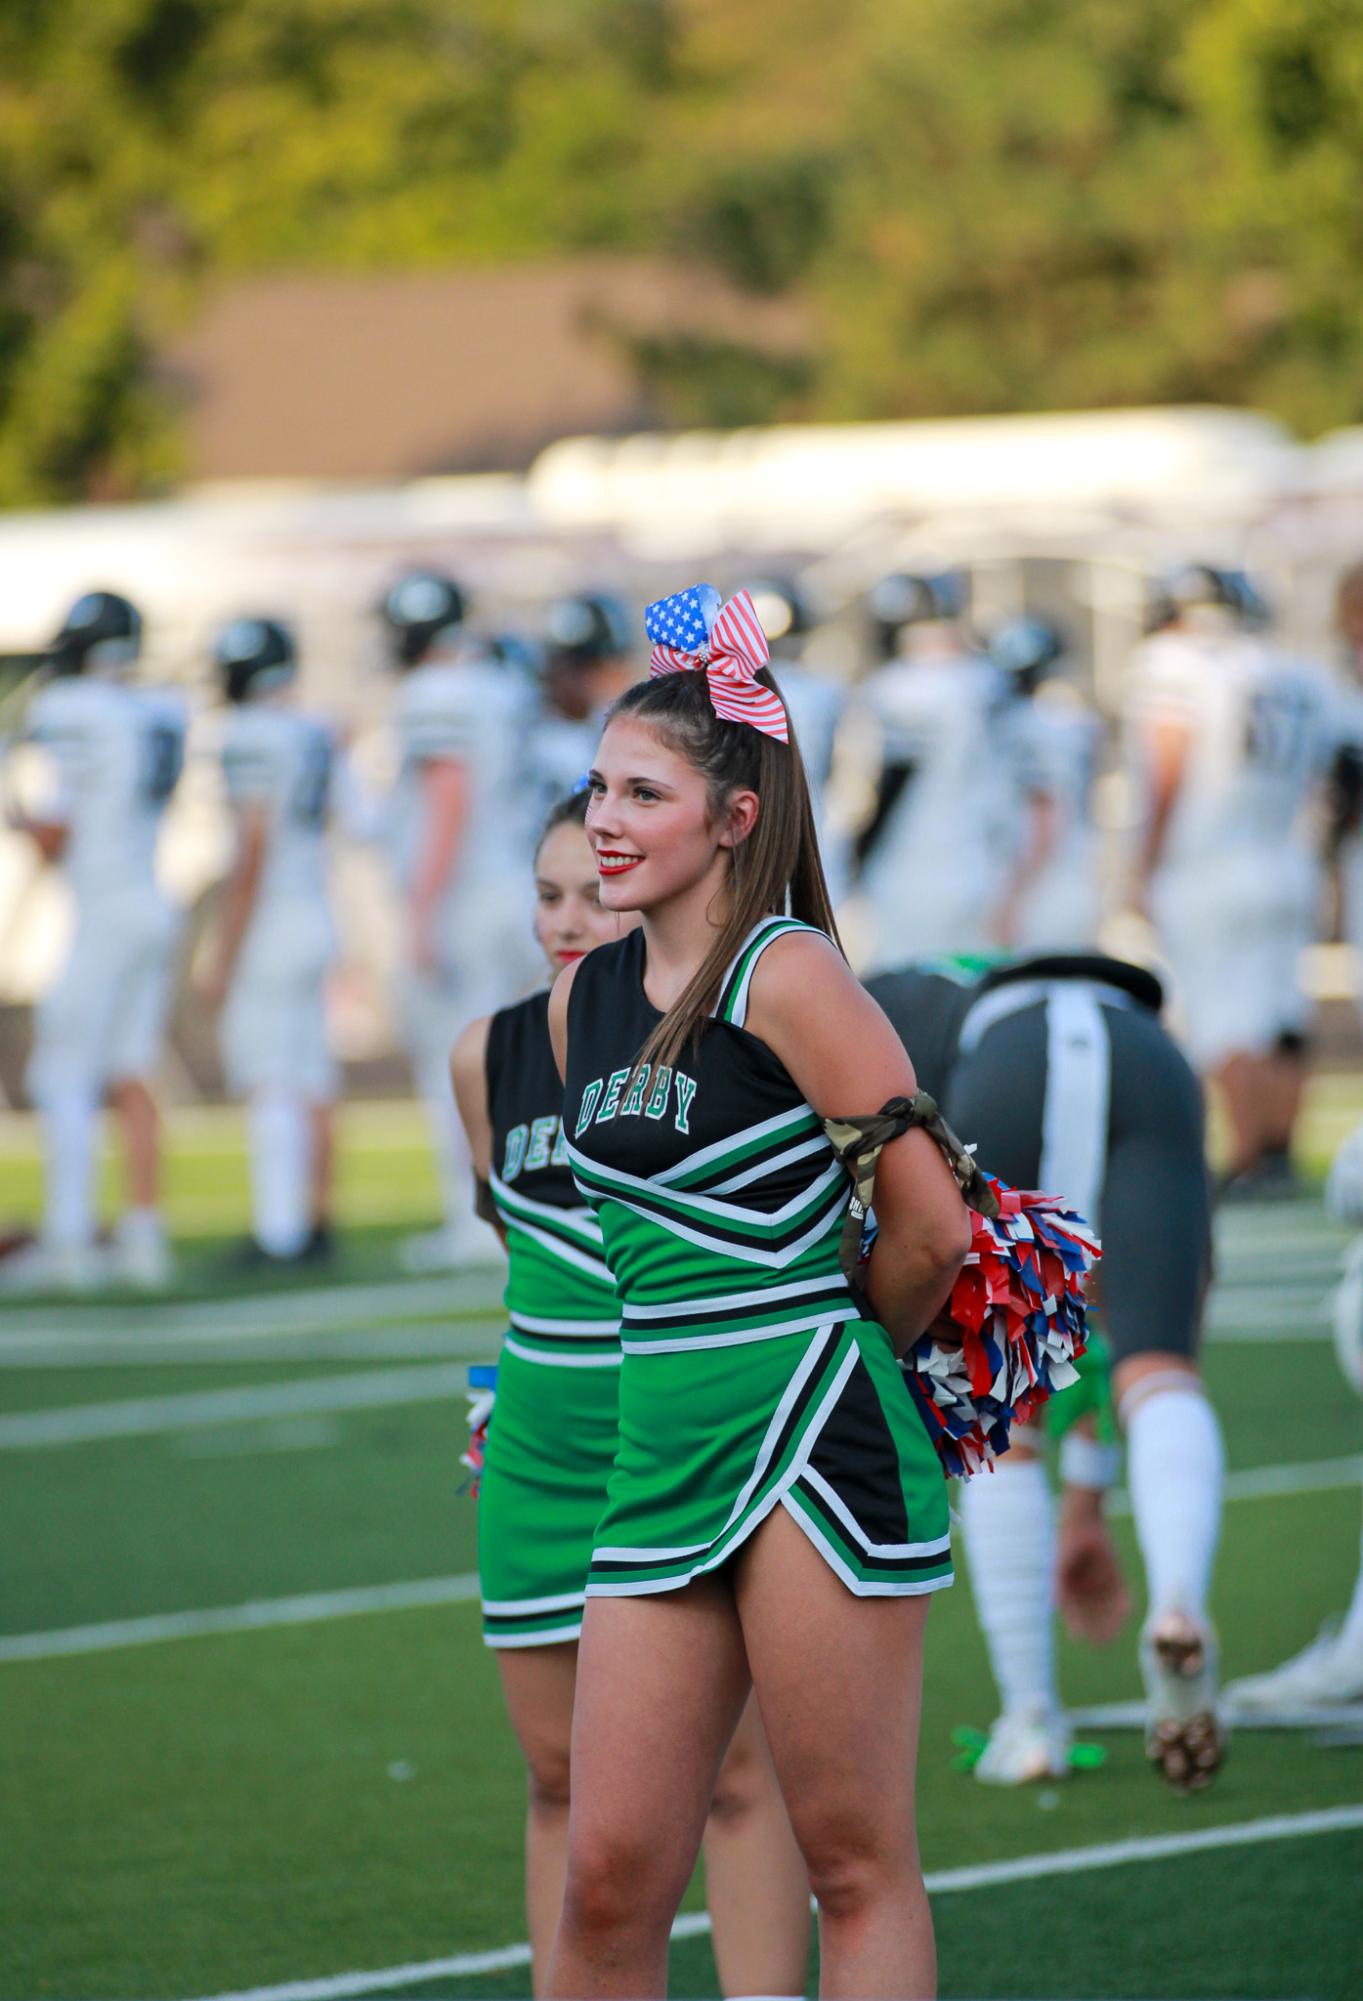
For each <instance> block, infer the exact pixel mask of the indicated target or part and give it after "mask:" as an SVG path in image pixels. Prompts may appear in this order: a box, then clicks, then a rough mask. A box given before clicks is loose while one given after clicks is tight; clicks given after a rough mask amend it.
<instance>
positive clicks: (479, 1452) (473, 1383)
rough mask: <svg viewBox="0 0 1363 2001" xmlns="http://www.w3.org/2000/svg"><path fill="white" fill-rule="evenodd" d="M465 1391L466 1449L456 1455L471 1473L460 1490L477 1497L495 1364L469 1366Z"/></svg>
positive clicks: (494, 1390)
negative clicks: (467, 1428) (466, 1412)
mask: <svg viewBox="0 0 1363 2001" xmlns="http://www.w3.org/2000/svg"><path fill="white" fill-rule="evenodd" d="M466 1394H467V1396H468V1400H469V1442H468V1449H467V1451H464V1452H461V1453H460V1455H459V1464H460V1465H461V1466H467V1467H468V1469H469V1475H470V1477H469V1478H468V1479H467V1480H466V1481H465V1482H464V1485H463V1487H462V1488H461V1489H460V1491H461V1492H462V1493H466V1494H468V1495H469V1496H470V1497H471V1498H472V1499H473V1500H475V1501H476V1500H477V1498H478V1494H479V1490H480V1489H481V1487H482V1484H483V1462H484V1460H485V1459H486V1457H487V1431H488V1424H489V1422H490V1421H491V1418H492V1406H493V1405H494V1404H495V1403H496V1401H497V1371H496V1369H495V1367H493V1366H492V1365H491V1364H483V1363H479V1364H477V1365H475V1366H474V1367H473V1368H471V1369H470V1370H469V1386H468V1390H467V1392H466Z"/></svg>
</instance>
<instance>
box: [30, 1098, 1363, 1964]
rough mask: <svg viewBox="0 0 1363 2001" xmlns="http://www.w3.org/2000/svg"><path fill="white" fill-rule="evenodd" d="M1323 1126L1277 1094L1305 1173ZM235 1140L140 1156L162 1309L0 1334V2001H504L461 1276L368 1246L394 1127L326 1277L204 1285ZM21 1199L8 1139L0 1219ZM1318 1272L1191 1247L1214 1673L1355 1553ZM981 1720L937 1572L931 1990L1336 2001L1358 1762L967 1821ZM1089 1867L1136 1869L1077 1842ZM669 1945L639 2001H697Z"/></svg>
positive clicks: (352, 1169)
mask: <svg viewBox="0 0 1363 2001" xmlns="http://www.w3.org/2000/svg"><path fill="white" fill-rule="evenodd" d="M1361 1095H1363V1094H1361V1093H1360V1091H1359V1088H1358V1086H1357V1084H1355V1083H1352V1082H1351V1083H1350V1084H1349V1086H1348V1087H1347V1089H1345V1090H1344V1091H1342V1092H1341V1091H1339V1090H1338V1089H1335V1088H1333V1087H1332V1089H1331V1091H1330V1092H1329V1093H1328V1094H1319V1095H1318V1097H1317V1099H1316V1101H1315V1102H1314V1104H1313V1107H1312V1114H1311V1119H1310V1121H1309V1124H1308V1131H1307V1141H1306V1147H1305V1158H1306V1160H1307V1164H1308V1166H1311V1167H1314V1168H1316V1169H1318V1168H1319V1166H1320V1165H1321V1163H1322V1161H1323V1159H1324V1157H1325V1156H1326V1154H1327V1152H1328V1147H1329V1144H1330V1141H1331V1139H1332V1138H1333V1137H1334V1136H1335V1135H1336V1133H1337V1132H1338V1131H1340V1130H1342V1129H1344V1128H1346V1127H1347V1125H1348V1124H1349V1122H1350V1120H1351V1118H1352V1117H1353V1116H1356V1115H1357V1111H1358V1109H1359V1100H1360V1096H1361ZM238 1132H239V1129H238V1127H237V1125H236V1123H235V1121H234V1120H232V1119H231V1118H229V1117H227V1116H226V1115H207V1114H200V1115H195V1116H193V1117H192V1118H186V1119H184V1120H183V1121H181V1122H178V1123H177V1124H176V1126H175V1127H174V1129H173V1132H172V1148H171V1159H170V1170H169V1176H168V1183H169V1195H170V1208H171V1213H172V1216H173V1218H174V1221H175V1224H176V1228H177V1231H178V1233H179V1236H180V1239H181V1280H180V1283H179V1284H178V1285H177V1289H176V1292H175V1294H174V1295H172V1296H171V1297H170V1298H169V1299H167V1300H165V1301H158V1302H156V1303H155V1304H139V1303H137V1302H134V1301H130V1300H128V1299H127V1298H123V1299H118V1300H113V1299H111V1300H108V1301H84V1300H83V1301H81V1302H80V1303H78V1304H60V1303H56V1302H40V1301H38V1302H32V1303H25V1304H23V1305H20V1304H18V1303H17V1302H11V1303H9V1304H8V1305H6V1306H4V1307H0V1827H2V1828H3V1832H0V1854H3V1856H4V1867H3V1870H2V1871H0V2001H20V1997H28V1996H63V1997H68V1998H69V2001H87V1997H89V1998H90V2001H93V1997H113V1996H119V1997H124V1998H125V2001H128V1997H167V2001H172V1997H179V1998H180V2001H190V1997H208V1996H224V1995H234V1996H235V1995H240V1994H243V1993H247V1992H251V1991H253V1990H265V1991H266V1992H273V1993H274V1995H275V1997H276V2001H285V1997H286V1996H287V1997H289V2001H331V1997H335V1998H336V2001H340V1997H341V1996H343V1995H344V1996H351V1997H356V1996H363V1995H369V1994H378V1993H388V1994H395V1995H398V1996H411V1997H415V1996H419V1995H449V1996H471V1995H480V1994H482V1995H492V1994H497V1995H501V1994H505V1995H519V1994H524V1993H525V1992H526V1991H527V1977H528V1975H527V1968H526V1965H525V1960H524V1955H523V1954H518V1953H517V1952H516V1950H515V1948H517V1947H518V1945H519V1942H520V1941H521V1940H523V1938H524V1936H525V1930H524V1923H523V1918H522V1913H521V1906H520V1841H521V1779H520V1774H519V1770H518V1763H517V1758H516V1756H515V1753H514V1751H513V1748H512V1744H511V1740H510V1736H509V1732H508V1731H507V1729H506V1727H505V1724H504V1722H503V1719H502V1716H501V1710H500V1701H499V1694H498V1688H497V1681H496V1674H495V1670H494V1667H493V1665H492V1662H491V1659H490V1657H489V1656H488V1654H487V1653H486V1652H485V1650H484V1649H483V1648H482V1646H481V1644H480V1642H479V1636H478V1614H477V1606H476V1599H475V1595H474V1587H473V1583H472V1578H471V1573H472V1570H473V1561H474V1557H473V1509H472V1506H471V1504H470V1503H469V1501H468V1500H467V1499H466V1498H464V1497H462V1496H461V1494H460V1491H459V1488H460V1483H461V1479H462V1473H461V1469H460V1468H459V1466H458V1453H459V1450H460V1446H461V1441H462V1436H463V1399H462V1395H461V1393H460V1389H461V1384H462V1380H463V1372H464V1369H465V1366H466V1364H467V1363H468V1361H469V1360H471V1359H482V1358H490V1357H491V1356H492V1355H493V1353H494V1351H495V1346H496V1339H497V1333H498V1322H497V1317H496V1309H495V1298H496V1292H497V1280H496V1277H495V1274H490V1273H488V1274H485V1273H479V1274H475V1275H471V1276H470V1277H469V1278H468V1279H467V1280H464V1281H460V1282H455V1281H451V1282H449V1283H448V1284H446V1283H444V1282H431V1281H421V1282H403V1281H401V1280H399V1279H398V1277H397V1275H396V1271H395V1268H394V1264H393V1257H392V1241H393V1237H394V1235H395V1234H396V1233H397V1232H398V1231H400V1230H401V1229H402V1228H404V1227H418V1226H419V1225H421V1224H422V1223H423V1222H425V1221H426V1220H428V1219H429V1216H430V1213H431V1210H432V1206H433V1182H432V1179H431V1176H430V1171H429V1165H428V1162H427V1160H426V1157H425V1153H424V1149H423V1146H422V1142H421V1136H420V1128H419V1125H418V1123H417V1121H416V1119H415V1117H414V1116H413V1115H412V1114H410V1113H409V1112H407V1111H406V1110H404V1109H401V1108H393V1109H373V1110H371V1109H368V1108H361V1109H359V1110H358V1111H357V1112H356V1113H355V1115H354V1116H353V1117H352V1118H351V1120H350V1121H349V1124H348V1127H347V1132H346V1139H345V1144H344V1150H343V1156H342V1175H341V1203H340V1209H341V1218H342V1223H343V1225H344V1226H345V1229H346V1238H345V1250H344V1256H343V1260H342V1262H341V1264H340V1266H339V1267H338V1269H337V1270H336V1271H335V1272H332V1273H329V1274H327V1275H326V1276H325V1278H321V1279H318V1278H314V1279H312V1280H311V1281H309V1283H308V1284H307V1285H300V1284H299V1283H297V1282H296V1281H295V1282H292V1283H289V1284H287V1285H277V1286H276V1287H274V1288H273V1289H269V1288H266V1287H265V1286H263V1285H262V1283H261V1282H260V1281H259V1280H256V1281H253V1282H252V1283H251V1285H250V1287H249V1289H248V1288H247V1287H245V1286H244V1285H243V1282H242V1281H241V1280H240V1279H235V1280H229V1279H228V1278H227V1277H226V1276H225V1275H224V1273H225V1265H224V1258H223V1247H224V1244H225V1243H226V1242H227V1241H229V1240H230V1239H231V1237H232V1236H233V1234H234V1233H236V1232H239V1231H240V1229H241V1227H242V1223H243V1218H244V1214H245V1207H244V1201H245V1196H244V1189H245V1181H244V1167H243V1162H242V1159H241V1154H240V1147H239V1138H238ZM37 1189H38V1176H37V1167H36V1160H35V1158H34V1155H33V1150H32V1136H31V1132H30V1130H29V1129H28V1128H27V1127H25V1126H23V1125H22V1124H21V1123H18V1122H16V1123H15V1124H13V1125H12V1126H10V1127H7V1128H4V1129H3V1130H0V1217H5V1216H24V1215H28V1216H31V1215H32V1214H34V1213H35V1206H36V1199H37ZM1339 1241H1340V1240H1339V1237H1338V1234H1337V1233H1333V1232H1331V1231H1330V1230H1329V1229H1328V1227H1327V1226H1326V1225H1325V1223H1324V1221H1323V1218H1322V1217H1321V1215H1320V1213H1319V1210H1318V1208H1317V1206H1316V1205H1315V1204H1314V1203H1311V1202H1303V1203H1301V1204H1294V1205H1290V1206H1286V1207H1283V1208H1279V1209H1276V1210H1269V1209H1262V1210H1257V1211H1251V1210H1248V1209H1242V1210H1238V1211H1235V1212H1227V1214H1226V1216H1225V1217H1224V1218H1223V1219H1222V1233H1221V1250H1222V1280H1221V1285H1220V1289H1219V1292H1218V1296H1217V1299H1216V1301H1215V1304H1214V1311H1213V1327H1212V1338H1211V1339H1210V1341H1209V1344H1208V1349H1207V1366H1208V1374H1209V1377H1210V1381H1211V1385H1212V1388H1213V1391H1214V1394H1215V1395H1216V1398H1217V1400H1218V1403H1219V1405H1220V1408H1221V1411H1222V1414H1223V1418H1224V1422H1225V1426H1226V1432H1227V1443H1228V1451H1229V1460H1230V1467H1231V1477H1230V1483H1229V1492H1228V1505H1227V1510H1226V1528H1225V1536H1224V1542H1223V1551H1222V1561H1221V1565H1220V1571H1219V1581H1218V1592H1217V1604H1216V1611H1217V1617H1218V1621H1219V1624H1220V1628H1221V1634H1222V1643H1223V1650H1224V1655H1225V1659H1226V1662H1227V1666H1228V1669H1229V1671H1230V1672H1232V1673H1241V1672H1248V1671H1250V1670H1252V1669H1255V1668H1258V1667H1261V1666H1265V1665H1268V1664H1270V1663H1271V1662H1273V1661H1274V1660H1276V1659H1278V1658H1280V1657H1281V1656H1282V1655H1283V1654H1285V1653H1286V1652H1287V1651H1289V1650H1290V1649H1293V1648H1295V1647H1296V1646H1298V1645H1300V1644H1301V1643H1302V1642H1303V1641H1304V1640H1306V1639H1307V1638H1308V1637H1309V1636H1310V1634H1311V1633H1312V1632H1313V1631H1314V1630H1315V1626H1316V1624H1317V1622H1318V1621H1319V1620H1320V1619H1321V1618H1322V1617H1323V1616H1324V1615H1325V1614H1327V1613H1328V1612H1330V1611H1331V1610H1332V1609H1335V1610H1337V1609H1338V1608H1339V1607H1340V1606H1341V1605H1342V1604H1343V1602H1344V1600H1345V1598H1346V1596H1347V1593H1348V1590H1349V1588H1350V1586H1351V1583H1352V1579H1353V1575H1354V1570H1355V1567H1356V1564H1357V1561H1358V1539H1359V1484H1360V1482H1359V1474H1360V1470H1363V1460H1361V1459H1360V1454H1363V1409H1361V1408H1360V1406H1359V1404H1358V1402H1357V1401H1356V1400H1355V1399H1352V1398H1351V1397H1350V1396H1349V1395H1348V1394H1347V1392H1346V1391H1345V1390H1344V1389H1343V1386H1342V1383H1341V1380H1340V1378H1339V1376H1338V1373H1337V1371H1336V1368H1335V1365H1334V1361H1333V1357H1332V1354H1331V1351H1330V1348H1329V1345H1328V1341H1327V1339H1326V1338H1325V1337H1326V1326H1325V1319H1324V1312H1323V1301H1324V1298H1325V1294H1326V1292H1327V1290H1328V1286H1329V1283H1330V1279H1331V1274H1332V1270H1333V1265H1334V1260H1335V1258H1336V1256H1337V1251H1338V1246H1339ZM1152 1249H1153V1250H1154V1251H1156V1252H1157V1247H1152ZM1289 1385H1290V1394H1289V1393H1288V1386H1289ZM1264 1469H1276V1470H1274V1471H1270V1472H1265V1470H1264ZM1118 1528H1119V1534H1120V1537H1121V1541H1122V1545H1123V1548H1124V1550H1125V1551H1126V1553H1127V1555H1128V1557H1133V1551H1132V1546H1131V1539H1130V1535H1129V1524H1128V1522H1127V1521H1126V1519H1125V1518H1124V1517H1122V1518H1121V1519H1119V1523H1118ZM1063 1674H1064V1682H1065V1688H1066V1693H1067V1696H1068V1697H1069V1698H1070V1699H1071V1700H1072V1701H1073V1702H1074V1703H1076V1704H1094V1703H1101V1702H1108V1701H1117V1700H1121V1699H1124V1698H1129V1697H1132V1696H1134V1695H1135V1694H1136V1693H1137V1687H1138V1684H1137V1677H1136V1671H1135V1663H1134V1632H1132V1633H1128V1635H1127V1636H1125V1638H1124V1639H1123V1640H1122V1641H1120V1642H1118V1644H1117V1645H1116V1646H1115V1647H1114V1648H1112V1649H1110V1650H1109V1651H1107V1652H1106V1653H1103V1654H1093V1653H1084V1652H1081V1651H1080V1650H1078V1649H1075V1648H1072V1647H1068V1646H1067V1647H1066V1648H1065V1649H1064V1652H1063ZM991 1713H992V1710H991V1702H990V1695H989V1690H988V1685H987V1679H986V1674H985V1665H984V1656H983V1651H982V1648H981V1645H980V1642H979V1640H978V1637H977V1635H976V1633H975V1629H974V1623H973V1618H972V1612H971V1605H970V1599H969V1592H968V1588H967V1587H966V1585H965V1584H964V1582H963V1583H962V1584H961V1585H960V1586H959V1587H958V1588H957V1589H956V1590H955V1591H953V1592H950V1593H947V1594H945V1595H944V1597H942V1598H941V1599H939V1600H938V1601H937V1603H936V1604H935V1606H934V1609H933V1614H932V1622H931V1627H930V1633H929V1666H928V1680H927V1693H926V1705H925V1717H924V1738H923V1749H922V1757H921V1766H920V1772H921V1782H920V1799H921V1804H920V1822H921V1828H922V1835H923V1848H924V1859H925V1863H926V1866H927V1868H928V1870H929V1872H930V1873H931V1877H932V1879H933V1881H934V1882H935V1883H936V1884H937V1885H938V1887H937V1889H936V1892H935V1897H934V1904H935V1911H936V1918H937V1925H938V1935H939V1946H940V1954H941V1969H942V1990H943V1992H944V1994H946V1995H949V1996H967V1995H974V1996H994V1995H999V1996H1003V1995H1017V1996H1037V1997H1040V1996H1043V1995H1056V1996H1058V1995H1065V1996H1069V1995H1073V1996H1080V1995H1087V1996H1101V1995H1106V1996H1130V1997H1136V1996H1146V1997H1152V1996H1175V1995H1182V1996H1204V1995H1205V1996H1242V1997H1251V1996H1253V1997H1259V1996H1262V1997H1284V1996H1306V1995H1313V1996H1321V1997H1328V1998H1329V2001H1336V1997H1337V2001H1344V1998H1345V1997H1346V1996H1351V1995H1357V1994H1358V1993H1359V1992H1360V1991H1363V1985H1361V1982H1360V1975H1359V1970H1358V1968H1359V1950H1358V1947H1359V1936H1360V1931H1363V1889H1361V1888H1360V1885H1361V1884H1363V1747H1352V1748H1350V1747H1342V1748H1340V1747H1333V1748H1331V1747H1326V1746H1325V1745H1323V1744H1320V1743H1317V1742H1315V1741H1313V1738H1312V1735H1311V1734H1310V1733H1280V1734H1267V1733H1242V1734H1241V1735H1240V1736H1238V1737H1237V1738H1236V1739H1235V1741H1234V1743H1233V1745H1232V1752H1231V1757H1230V1759H1229V1762H1228V1764H1227V1766H1226V1769H1225V1771H1224V1773H1223V1774H1222V1776H1221V1778H1220V1780H1219V1781H1218V1783H1217V1785H1216V1786H1215V1788H1214V1789H1213V1790H1212V1791H1211V1792H1210V1793H1208V1794H1205V1795H1202V1796H1200V1797H1198V1798H1195V1799H1191V1800H1190V1799H1180V1798H1175V1797H1173V1796H1171V1795H1169V1794H1168V1793H1167V1792H1165V1791H1164V1790H1163V1789H1162V1787H1161V1786H1160V1784H1159V1783H1158V1781H1157V1780H1155V1779H1154V1778H1153V1777H1152V1776H1151V1775H1150V1773H1149V1771H1148V1769H1147V1767H1146V1765H1145V1762H1144V1759H1143V1757H1142V1755H1141V1748H1140V1743H1139V1740H1138V1737H1137V1736H1136V1734H1135V1733H1134V1732H1132V1731H1129V1730H1128V1731H1125V1732H1117V1733H1113V1734H1110V1735H1105V1736H1103V1737H1102V1739H1101V1740H1100V1741H1101V1742H1102V1743H1103V1744H1104V1745H1105V1746H1106V1748H1107V1750H1108V1754H1109V1755H1108V1762H1107V1764H1106V1765H1105V1767H1104V1768H1103V1769H1101V1770H1099V1771H1096V1772H1090V1773H1084V1774H1081V1775H1080V1776H1078V1777H1076V1778H1075V1779H1073V1780H1072V1781H1070V1782H1069V1783H1068V1784H1067V1785H1065V1786H1062V1787H1057V1788H1052V1789H1048V1790H1041V1791H1038V1790H1035V1789H1029V1790H1024V1791H1022V1792H1017V1793H1005V1794H999V1793H997V1792H995V1791H991V1790H989V1789H987V1788H985V1787H982V1786H979V1785H977V1784H976V1783H975V1782H974V1781H973V1780H972V1779H969V1778H968V1777H965V1776H962V1775H961V1774H959V1773H957V1772H956V1771H954V1770H953V1769H952V1757H953V1747H952V1741H951V1733H952V1730H953V1728H954V1727H955V1726H957V1725H960V1724H985V1723H987V1722H988V1720H989V1717H990V1715H991ZM1095 1741H1098V1740H1095ZM1310 1816H1317V1818H1314V1819H1313V1818H1309V1817H1310ZM1321 1816H1324V1818H1321ZM1304 1817H1307V1818H1304ZM1266 1820H1267V1821H1270V1822H1271V1823H1272V1825H1271V1826H1270V1827H1269V1828H1268V1829H1265V1828H1263V1827H1261V1826H1258V1825H1256V1823H1261V1822H1264V1821H1266ZM1119 1843H1135V1844H1144V1846H1143V1847H1139V1848H1138V1850H1137V1852H1135V1853H1132V1852H1131V1851H1129V1850H1128V1851H1127V1853H1126V1854H1125V1856H1123V1855H1121V1854H1118V1855H1117V1856H1115V1857H1114V1856H1112V1855H1111V1854H1108V1855H1107V1856H1106V1857H1104V1856H1102V1855H1098V1854H1095V1852H1094V1851H1095V1850H1099V1849H1104V1848H1107V1847H1108V1846H1110V1845H1111V1844H1119ZM1166 1843H1168V1844H1171V1845H1170V1846H1168V1847H1165V1846H1163V1845H1162V1844H1166ZM1062 1853H1064V1854H1067V1855H1068V1859H1067V1860H1064V1861H1058V1862H1057V1861H1053V1860H1052V1859H1051V1858H1054V1857H1057V1856H1060V1855H1061V1854H1062ZM1010 1860H1013V1861H1018V1860H1021V1862H1022V1863H1023V1866H1022V1868H1021V1869H1020V1870H1019V1871H1018V1872H1017V1873H1016V1876H1015V1879H1014V1880H999V1876H1000V1872H999V1870H998V1869H997V1868H996V1867H995V1866H994V1865H999V1864H1002V1863H1005V1862H1008V1861H1010ZM1100 1861H1105V1864H1106V1866H1101V1867H1100V1866H1096V1865H1097V1864H1098V1863H1099V1862H1100ZM962 1871H975V1872H976V1873H977V1877H982V1878H983V1880H982V1881H978V1880H977V1881H976V1882H975V1884H974V1887H963V1886H962V1879H961V1872H962ZM689 1903H690V1907H691V1908H692V1909H693V1910H698V1909H699V1908H700V1904H701V1898H700V1894H699V1888H697V1889H696V1890H695V1891H693V1894H692V1897H691V1899H690V1900H689ZM684 1932H685V1935H684V1936H682V1937H680V1938H679V1939H678V1942H677V1944H676V1946H675V1949H674V1981H673V1986H674V1991H675V1992H676V1993H678V1994H683V1995H701V1994H707V1993H713V1992H714V1991H715V1986H714V1969H713V1963H712V1960H711V1958H710V1955H709V1948H708V1941H707V1939H706V1937H705V1935H704V1933H703V1931H702V1930H701V1929H699V1926H698V1925H696V1924H693V1925H690V1926H687V1927H684ZM504 1949H510V1950H509V1951H508V1950H504ZM350 1976H353V1977H350Z"/></svg>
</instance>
